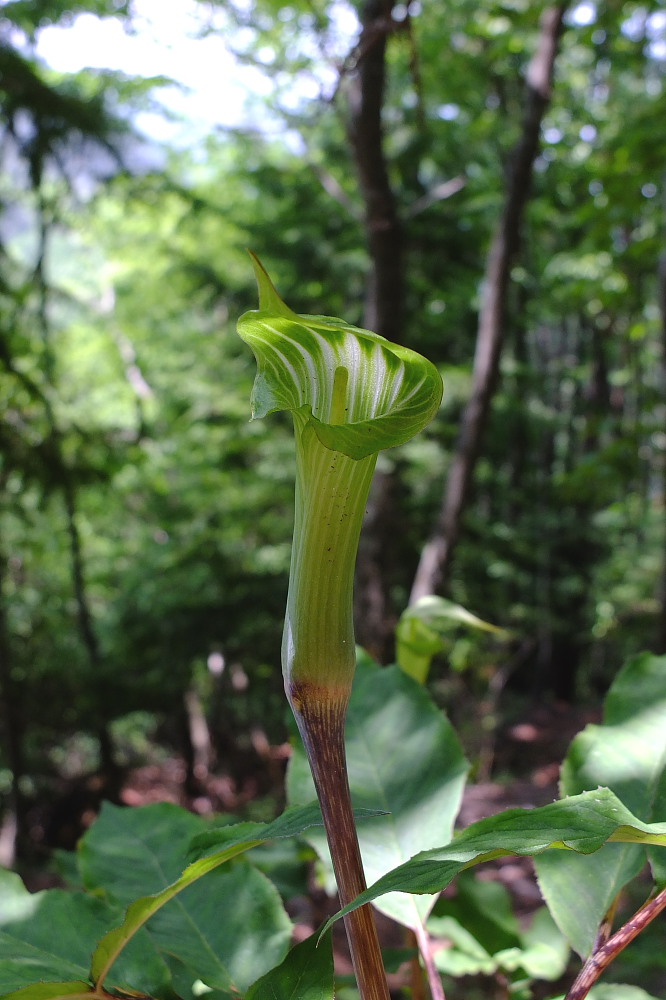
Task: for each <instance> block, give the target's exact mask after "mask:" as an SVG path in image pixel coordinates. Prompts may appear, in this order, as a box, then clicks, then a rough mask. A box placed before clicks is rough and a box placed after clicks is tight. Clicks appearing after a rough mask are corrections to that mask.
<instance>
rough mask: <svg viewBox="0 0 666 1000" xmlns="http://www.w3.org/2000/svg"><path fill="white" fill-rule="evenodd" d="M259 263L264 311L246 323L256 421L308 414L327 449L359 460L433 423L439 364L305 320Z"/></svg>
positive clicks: (340, 325)
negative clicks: (252, 363)
mask: <svg viewBox="0 0 666 1000" xmlns="http://www.w3.org/2000/svg"><path fill="white" fill-rule="evenodd" d="M253 262H254V265H255V273H256V276H257V283H258V285H259V304H260V308H259V309H258V310H254V311H252V312H247V313H244V315H243V316H241V318H240V320H239V321H238V333H239V335H240V336H241V337H242V339H243V340H244V341H245V342H246V343H247V344H248V345H249V346H250V347H251V348H252V351H253V352H254V355H255V357H256V360H257V377H256V379H255V383H254V389H253V392H252V415H253V417H264V416H266V415H267V414H269V413H273V412H275V411H276V410H290V411H291V412H300V413H307V415H308V420H309V422H310V424H311V426H312V427H313V428H314V431H315V433H316V435H317V437H318V438H319V440H320V441H321V443H322V444H323V445H325V447H326V448H329V449H331V450H332V451H339V452H342V453H343V454H344V455H347V456H349V457H350V458H353V459H362V458H365V457H367V456H369V455H372V454H375V453H376V452H378V451H381V450H382V449H383V448H392V447H394V446H395V445H399V444H403V443H404V442H405V441H408V440H409V439H410V438H411V437H413V436H414V435H415V434H417V433H418V432H419V431H420V430H422V429H423V428H424V427H425V426H426V424H428V423H429V422H430V420H431V419H432V418H433V416H434V415H435V413H436V412H437V409H438V408H439V404H440V402H441V398H442V380H441V378H440V375H439V372H438V371H437V369H436V368H435V367H434V365H432V364H431V363H430V362H429V361H426V360H425V358H422V357H421V356H420V355H419V354H416V353H415V352H414V351H410V350H408V349H407V348H405V347H400V346H399V345H397V344H392V343H390V342H389V341H388V340H385V339H384V338H383V337H380V336H378V335H377V334H375V333H371V332H370V331H369V330H361V329H359V328H358V327H353V326H350V325H349V324H347V323H345V322H344V321H343V320H339V319H335V318H333V317H330V316H305V315H303V316H299V315H297V314H296V313H294V312H292V311H291V310H290V309H289V308H288V307H287V306H286V305H285V304H284V303H283V302H282V300H281V299H280V297H279V296H278V294H277V292H276V291H275V289H274V288H273V285H272V283H271V281H270V278H269V277H268V275H267V273H266V271H265V270H264V268H263V267H262V265H261V264H260V263H259V262H258V260H257V259H256V258H254V257H253ZM343 373H344V375H343Z"/></svg>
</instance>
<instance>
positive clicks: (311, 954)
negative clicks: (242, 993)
mask: <svg viewBox="0 0 666 1000" xmlns="http://www.w3.org/2000/svg"><path fill="white" fill-rule="evenodd" d="M334 987H335V982H334V976H333V950H332V947H331V936H330V934H326V935H324V937H323V938H321V939H319V935H317V934H311V935H310V937H309V938H306V940H305V941H302V942H301V943H300V944H297V945H296V947H295V948H292V949H291V951H290V952H289V953H288V955H287V957H286V958H285V959H284V961H283V962H282V963H281V964H280V965H278V966H277V968H275V969H271V971H270V972H267V973H266V975H265V976H262V978H261V979H259V980H258V981H257V982H256V983H255V984H254V985H253V986H251V987H250V990H249V991H248V993H247V995H246V997H245V1000H333V997H334Z"/></svg>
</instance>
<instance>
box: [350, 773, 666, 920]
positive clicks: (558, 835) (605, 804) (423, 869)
mask: <svg viewBox="0 0 666 1000" xmlns="http://www.w3.org/2000/svg"><path fill="white" fill-rule="evenodd" d="M609 842H618V843H640V844H645V845H647V844H655V845H657V846H659V847H666V823H643V822H641V820H639V819H637V818H636V817H635V816H633V815H632V813H630V812H629V810H628V809H627V808H626V807H625V806H624V805H623V804H622V803H621V802H620V800H619V799H618V798H617V797H616V796H615V795H614V794H613V793H612V792H611V791H609V790H608V789H606V788H599V789H597V790H596V791H594V792H583V793H582V794H581V795H575V796H571V797H570V798H567V799H562V800H560V801H559V802H553V803H551V804H550V805H546V806H540V807H539V808H537V809H508V810H506V811H505V812H501V813H498V814H497V815H496V816H490V817H488V818H487V819H483V820H480V822H478V823H474V824H472V826H470V827H468V828H467V829H466V830H464V831H463V832H462V833H461V834H460V836H459V837H457V838H456V839H455V840H453V841H452V842H451V843H450V844H447V845H445V846H444V847H441V848H438V849H435V850H432V851H424V852H423V853H421V854H419V855H417V856H416V857H414V858H412V859H411V861H408V862H407V863H406V864H404V865H400V867H399V868H396V869H394V870H393V871H392V872H389V873H388V875H385V876H384V877H383V878H381V879H379V880H378V881H377V882H375V884H374V885H372V886H370V888H369V889H367V890H366V891H365V892H363V893H361V895H360V896H358V897H357V898H356V900H355V901H354V902H353V903H351V904H350V905H349V906H347V907H345V908H344V909H343V910H341V911H340V913H339V914H337V915H336V917H334V918H332V919H337V917H339V916H341V915H342V914H344V913H348V912H350V911H351V910H353V909H356V908H357V907H359V906H362V905H363V903H368V902H371V901H372V900H374V899H376V898H377V897H378V896H381V895H382V894H383V893H386V892H394V891H396V890H397V891H400V892H414V893H434V892H440V891H441V890H443V889H445V888H446V887H447V885H449V883H450V882H452V881H453V879H454V878H455V877H456V875H458V874H459V873H460V872H461V871H463V870H465V869H466V868H470V867H472V866H474V865H477V864H481V863H482V862H483V861H491V860H493V859H494V858H500V857H504V856H506V855H508V854H524V855H534V854H540V853H541V852H543V851H546V850H548V849H560V850H566V851H571V852H578V853H581V854H592V853H593V852H594V851H598V850H599V849H600V848H602V847H603V846H604V845H605V844H607V843H609Z"/></svg>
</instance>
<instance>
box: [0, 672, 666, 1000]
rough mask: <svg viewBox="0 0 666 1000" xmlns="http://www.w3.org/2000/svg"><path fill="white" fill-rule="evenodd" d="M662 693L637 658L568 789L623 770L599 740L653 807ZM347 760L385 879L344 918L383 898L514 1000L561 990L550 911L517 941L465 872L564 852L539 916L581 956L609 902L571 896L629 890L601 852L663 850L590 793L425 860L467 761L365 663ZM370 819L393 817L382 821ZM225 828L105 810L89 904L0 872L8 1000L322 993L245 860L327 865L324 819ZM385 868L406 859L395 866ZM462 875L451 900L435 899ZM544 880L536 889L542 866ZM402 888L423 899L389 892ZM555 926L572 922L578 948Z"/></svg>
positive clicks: (372, 869)
mask: <svg viewBox="0 0 666 1000" xmlns="http://www.w3.org/2000/svg"><path fill="white" fill-rule="evenodd" d="M663 696H664V670H663V659H661V658H655V657H649V656H643V657H640V658H637V659H636V660H633V661H630V662H629V663H628V664H627V666H626V668H625V670H624V671H623V672H622V674H621V675H620V676H619V677H618V679H617V682H616V685H615V686H614V687H613V689H612V690H611V692H610V693H609V696H608V700H607V705H606V714H605V720H604V725H603V726H600V727H594V728H589V729H588V730H586V731H585V732H584V733H582V734H581V735H580V736H579V737H577V738H576V740H574V742H573V744H572V748H571V751H570V753H569V756H568V758H567V761H566V764H565V768H564V772H563V773H564V777H563V780H564V781H565V782H566V781H570V780H573V779H572V778H571V774H572V768H573V767H574V762H579V765H578V771H577V772H576V773H578V772H579V771H580V769H581V766H583V765H584V766H588V767H592V768H595V767H597V766H598V763H597V761H599V762H601V761H605V762H608V763H609V764H610V763H611V762H612V760H613V759H615V760H616V761H617V758H614V757H613V755H612V748H613V747H614V746H615V745H616V744H615V743H614V741H611V743H610V744H609V746H610V747H611V751H610V753H606V752H605V751H604V752H603V753H602V752H599V748H600V747H601V745H602V743H603V741H604V740H607V739H608V738H609V737H610V735H611V732H612V733H613V734H614V735H615V736H617V739H618V740H619V741H620V742H621V744H622V746H623V748H624V749H623V753H622V755H621V761H622V763H623V764H624V765H625V775H626V774H628V773H629V772H630V773H631V784H630V785H625V786H624V789H623V791H624V792H626V794H627V801H628V802H630V803H632V804H633V807H634V808H640V803H641V801H643V802H645V801H651V800H652V798H653V792H654V789H655V788H657V787H658V788H661V787H662V785H663V770H664V769H663V761H662V762H661V764H660V765H654V758H650V764H649V766H648V759H647V757H645V753H644V750H643V748H644V746H645V743H644V740H645V738H646V737H645V734H646V733H647V732H648V729H649V726H650V725H653V726H658V727H659V729H660V732H661V731H663V729H664V726H663V719H664V705H663ZM646 706H647V707H646ZM659 720H661V726H659ZM646 727H648V729H646ZM591 740H592V741H593V743H592V745H591V746H590V747H589V748H588V744H589V742H590V741H591ZM618 745H619V744H618ZM583 748H586V751H585V754H584V756H583V755H582V749H583ZM348 751H349V762H350V777H351V785H352V789H353V792H354V798H355V800H356V802H357V803H358V804H359V808H358V809H357V811H356V819H357V822H358V824H359V831H360V836H361V843H362V846H363V851H364V855H365V859H366V862H367V865H368V871H369V873H370V876H371V878H375V877H377V876H379V878H378V881H377V882H375V884H374V885H373V886H371V888H370V889H369V890H368V891H367V892H366V893H363V894H362V896H361V897H359V899H358V900H357V901H356V903H355V904H354V905H355V906H357V905H359V904H360V903H361V902H362V901H364V900H368V899H376V900H377V903H378V905H379V907H380V908H381V909H382V910H383V911H384V912H385V913H386V914H388V915H390V916H392V917H393V918H394V919H397V920H399V921H400V922H401V923H403V924H404V925H406V926H408V927H411V928H418V927H419V926H420V925H421V921H425V920H427V927H428V930H429V932H430V934H432V935H433V936H434V937H435V938H442V939H445V940H446V941H447V942H448V947H447V948H445V949H443V950H441V951H437V952H436V953H435V960H436V964H437V966H438V968H439V969H440V971H441V972H442V973H443V974H445V975H447V976H461V975H469V974H484V975H494V974H495V973H502V974H503V975H506V976H508V977H509V978H510V979H511V981H512V983H513V984H514V987H515V989H516V990H517V991H518V995H523V996H525V997H528V996H529V995H530V992H529V989H530V987H529V984H530V983H533V982H535V981H544V980H546V981H547V980H555V979H557V978H558V977H559V976H560V975H561V974H562V972H563V970H564V968H565V966H566V964H567V960H568V948H567V947H566V945H565V944H564V939H563V937H562V935H561V934H560V933H559V932H558V931H557V929H556V928H555V925H554V923H553V921H552V917H550V916H549V915H548V913H547V912H546V911H545V910H540V911H538V912H537V913H536V914H535V915H534V917H533V920H532V923H531V925H530V926H529V927H528V928H527V929H526V930H521V928H520V925H519V923H518V921H517V920H516V918H515V916H514V914H513V912H512V908H511V902H510V899H509V897H508V894H507V893H506V890H504V889H503V888H502V887H501V886H500V885H498V884H497V883H492V882H481V881H478V880H476V879H475V878H474V877H473V875H472V873H471V872H469V871H468V870H469V869H470V868H472V867H473V866H476V865H478V864H480V863H483V862H485V861H489V860H492V859H495V858H498V857H502V856H505V855H507V854H511V853H513V854H519V855H521V854H522V855H538V858H539V860H538V863H539V864H541V863H542V862H543V860H544V859H546V858H549V857H552V856H554V855H556V856H558V858H559V859H561V861H560V864H559V866H558V869H557V872H558V878H557V879H554V880H552V881H551V883H550V886H551V888H550V889H548V891H547V892H546V902H547V903H548V905H549V907H550V908H551V910H552V914H553V916H554V917H555V919H556V920H557V921H558V923H560V924H561V926H562V930H563V931H564V932H565V934H566V935H567V937H570V938H571V939H572V941H573V943H574V944H575V945H576V947H578V943H577V940H576V939H575V937H576V935H578V938H580V936H581V935H583V936H587V937H594V934H595V932H596V929H597V928H598V925H599V923H600V922H601V920H602V919H603V917H604V910H603V907H601V908H600V907H597V908H596V909H595V908H594V907H592V906H587V907H584V906H582V905H580V904H581V901H582V900H583V899H584V898H588V897H589V898H592V895H594V894H595V893H598V892H599V891H600V889H601V886H600V880H605V881H606V882H607V883H608V885H609V886H611V887H612V888H613V890H614V891H615V892H617V891H618V889H619V888H621V887H622V885H624V882H621V883H617V882H615V881H614V876H613V871H614V870H615V869H614V867H613V860H612V859H613V852H614V851H616V850H617V849H618V848H622V849H624V845H629V846H630V847H631V849H632V850H634V851H636V852H638V853H639V854H640V856H641V858H642V859H643V860H644V859H645V856H646V851H647V852H648V853H650V854H651V855H653V856H654V858H655V859H657V857H658V855H659V853H660V852H663V850H664V847H666V824H665V823H663V822H651V821H650V822H644V821H642V820H641V819H640V818H638V817H637V816H636V815H634V814H633V813H632V812H631V811H630V810H629V808H628V807H627V805H626V804H625V802H624V801H623V800H622V799H620V798H619V797H618V796H616V795H615V794H614V793H613V792H612V791H611V790H610V789H608V788H603V787H601V788H600V787H595V788H594V789H593V790H589V791H583V792H580V793H579V794H575V795H571V796H568V797H566V798H564V799H562V800H561V801H558V802H555V803H552V804H551V805H547V806H543V807H540V808H536V809H528V810H521V809H514V810H509V811H507V812H504V813H499V814H498V815H496V816H492V817H489V818H487V819H484V820H481V821H480V822H478V823H475V824H473V825H472V826H470V827H468V828H467V829H466V830H464V831H462V832H460V833H459V834H458V835H457V836H456V837H455V838H454V839H453V840H451V841H450V842H449V843H445V844H444V846H438V847H435V848H434V849H433V848H432V847H431V845H432V844H433V843H437V844H441V843H442V841H446V840H447V839H448V838H450V831H451V829H452V824H453V819H454V816H455V812H456V810H457V805H458V803H459V797H460V792H461V789H462V781H463V780H464V760H463V758H462V755H461V753H460V750H459V749H458V748H457V744H456V740H455V736H454V734H453V732H452V731H451V729H450V726H449V724H448V722H447V721H446V719H445V718H444V716H443V715H442V714H441V713H440V712H439V710H438V709H436V708H435V706H434V705H433V704H432V703H431V702H430V700H429V698H428V695H427V693H426V692H425V690H424V689H423V687H421V686H420V685H418V684H416V683H415V682H414V681H413V680H412V679H411V678H409V677H408V676H406V675H405V674H404V672H403V671H402V670H400V669H399V668H398V667H394V668H391V669H384V670H381V669H380V668H378V667H377V666H376V665H372V664H370V663H364V662H361V663H360V664H359V670H358V677H357V682H356V684H355V686H354V690H353V693H352V701H351V705H350V714H349V739H348ZM641 761H642V762H643V764H641ZM646 766H647V770H646ZM410 768H411V770H410ZM617 771H618V769H617V768H615V771H614V773H615V774H617ZM656 771H659V780H656ZM289 784H290V789H291V797H292V799H295V800H298V799H299V797H306V796H307V795H308V794H309V792H310V786H309V783H308V781H307V780H306V778H305V776H304V773H303V763H302V757H301V756H300V755H297V756H296V757H295V758H294V762H293V764H292V768H291V774H290V779H289ZM646 797H647V798H646ZM378 809H380V810H388V815H386V816H382V815H377V810H378ZM369 810H370V812H369ZM373 812H374V815H372V813H373ZM230 820H231V817H226V816H223V817H220V818H219V820H218V821H217V823H218V824H221V825H213V826H211V824H210V822H209V821H206V820H203V819H201V818H199V817H196V816H193V815H191V814H189V813H187V812H185V811H184V810H182V809H180V808H178V807H176V806H172V805H168V804H161V805H154V806H146V807H142V808H139V809H121V808H118V807H114V806H110V805H105V807H104V809H103V811H102V814H101V816H100V818H99V819H98V820H97V822H96V823H95V824H94V825H93V826H92V828H91V829H90V831H89V832H88V833H87V834H86V835H85V837H84V838H83V839H82V841H81V843H80V845H79V848H78V852H77V856H78V867H79V871H80V878H81V880H82V883H83V886H84V889H83V890H78V891H64V890H60V889H56V890H49V891H46V892H42V893H37V894H35V895H30V894H29V893H28V892H27V891H26V890H25V889H24V887H23V885H22V884H21V882H20V880H19V879H18V877H17V876H15V875H12V874H11V873H9V872H6V873H4V874H3V875H2V878H1V882H2V895H1V896H0V926H1V930H0V989H1V990H3V991H4V992H3V995H6V996H11V997H12V998H13V1000H40V998H41V1000H47V998H51V1000H55V998H56V997H59V996H62V997H65V996H72V995H77V996H79V995H80V996H83V997H85V996H92V995H94V994H93V985H94V987H95V988H96V989H97V990H98V991H100V990H101V989H102V988H103V986H104V984H108V986H109V987H115V988H116V989H121V990H125V991H127V990H140V991H143V992H146V993H147V994H148V995H151V996H155V997H157V998H164V1000H168V998H170V997H171V996H172V995H173V993H172V991H173V990H175V991H176V993H178V995H180V996H183V997H186V998H189V997H193V996H194V995H195V994H196V990H197V986H196V984H197V983H198V982H202V983H204V984H205V985H206V986H207V987H208V988H209V989H211V990H213V991H214V992H217V993H219V994H220V995H227V996H228V995H238V994H239V993H240V994H242V995H246V996H248V997H250V998H252V1000H257V998H261V997H263V996H264V995H265V994H266V995H268V994H269V993H270V995H271V996H273V997H277V998H279V1000H283V998H284V1000H294V997H297V996H298V997H299V998H304V1000H322V997H323V998H326V997H332V996H333V981H332V958H331V945H330V938H329V937H328V936H326V937H324V938H320V936H319V935H317V934H313V935H311V937H310V938H308V940H307V941H305V942H303V943H301V944H300V945H298V946H297V947H295V948H291V949H290V950H288V946H289V939H290V937H291V931H292V928H291V923H290V921H289V920H288V918H287V916H286V914H285V912H284V910H283V908H282V904H281V902H280V899H279V895H278V893H277V891H276V889H275V888H274V887H273V886H272V884H271V882H270V880H269V878H267V876H266V875H264V874H261V873H260V872H259V871H258V870H257V868H255V867H254V865H253V864H252V863H251V858H252V855H250V860H247V859H245V858H243V857H242V855H244V854H245V853H246V852H247V851H249V850H252V849H253V848H255V847H257V846H258V845H260V844H262V843H265V842H266V841H268V840H271V839H273V838H278V839H279V838H289V837H294V836H296V837H299V838H305V839H306V840H308V841H309V842H310V843H311V844H312V845H313V846H314V848H315V850H316V851H317V852H318V853H319V854H320V856H321V857H322V860H324V861H326V850H325V847H324V843H323V841H322V839H321V837H320V836H319V834H318V833H317V829H318V826H319V824H320V822H321V819H320V815H319V811H318V808H317V806H316V805H314V804H313V803H310V804H306V805H297V806H293V807H292V808H290V809H288V810H287V811H286V812H285V813H284V814H283V815H282V816H280V817H279V818H278V819H276V820H275V821H274V822H272V823H268V824H266V823H249V822H244V823H240V824H235V823H233V822H230ZM657 845H658V846H657ZM413 854H414V855H415V856H414V857H411V855H413ZM583 856H584V857H583ZM581 857H583V859H584V860H586V861H589V860H594V859H597V858H598V859H603V858H604V857H606V858H608V859H610V860H609V864H610V868H608V867H606V868H604V867H603V866H601V867H597V868H595V869H594V871H592V869H588V870H586V869H584V868H581V867H580V865H579V861H580V860H581ZM192 858H194V859H195V860H191V859H192ZM405 858H407V860H403V859H405ZM188 859H189V864H188V863H187V862H188ZM396 861H398V862H402V863H400V864H399V865H398V867H397V868H394V869H393V870H390V869H391V868H392V866H394V865H395V862H396ZM659 864H661V862H659ZM640 867H641V865H639V866H634V867H632V871H636V870H638V869H639V868H640ZM660 870H661V869H660V868H659V865H657V868H656V871H657V873H659V871H660ZM268 871H269V873H270V868H269V869H268ZM458 875H460V878H459V879H458V881H457V883H456V885H457V889H456V893H455V895H454V896H448V895H447V896H444V897H440V898H436V897H435V896H433V895H432V894H434V893H438V892H439V891H440V890H441V889H443V888H445V887H446V886H447V885H448V884H449V883H450V882H451V881H452V880H453V879H455V878H456V876H458ZM540 876H541V881H542V884H543V883H544V882H545V881H546V880H545V879H544V876H543V872H540ZM558 880H559V884H561V885H562V886H566V885H567V882H568V880H574V881H575V885H576V889H577V895H576V905H575V906H574V905H573V904H572V905H566V904H564V903H563V902H562V901H561V899H560V898H559V897H558V896H557V893H553V891H552V886H553V885H557V884H558ZM396 891H398V892H399V893H410V894H413V893H416V894H418V895H417V896H416V897H414V896H411V895H410V896H404V895H401V896H397V897H396V896H394V895H392V894H393V893H395V892H396ZM384 893H389V894H390V895H386V896H383V894H384ZM422 894H427V895H426V896H425V898H424V897H423V895H422ZM382 897H383V898H382ZM410 900H411V901H412V902H410ZM418 900H421V902H420V903H419V902H418ZM125 907H127V909H126V911H125V913H124V917H123V909H124V908H125ZM563 912H570V914H571V917H572V918H575V921H576V928H577V930H576V931H575V933H574V934H573V935H572V933H571V928H570V925H569V924H567V922H566V921H563V920H562V914H563ZM428 914H430V916H428ZM334 919H335V918H334ZM33 984H34V985H33ZM91 984H92V985H91ZM605 989H610V990H611V992H609V993H608V996H609V997H614V996H615V995H616V993H617V996H618V997H624V995H625V994H624V993H622V992H621V990H623V989H628V988H625V987H620V986H615V987H612V988H611V987H606V988H605ZM613 990H615V991H616V993H614V992H613ZM193 991H194V992H193ZM520 991H522V992H520ZM601 995H602V996H605V995H606V994H603V993H602V994H601ZM626 995H627V997H630V996H633V994H631V992H629V993H627V994H626Z"/></svg>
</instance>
